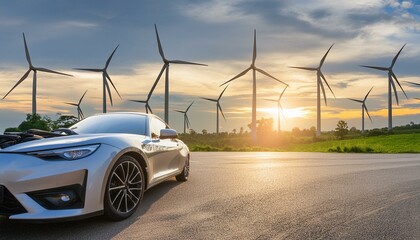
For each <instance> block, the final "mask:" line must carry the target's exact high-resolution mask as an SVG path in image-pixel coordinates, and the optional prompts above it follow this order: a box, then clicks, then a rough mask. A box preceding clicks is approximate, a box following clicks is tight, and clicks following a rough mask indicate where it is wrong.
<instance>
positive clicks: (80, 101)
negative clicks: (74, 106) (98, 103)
mask: <svg viewBox="0 0 420 240" xmlns="http://www.w3.org/2000/svg"><path fill="white" fill-rule="evenodd" d="M87 91H88V90H86V91H85V93H83V96H82V97H81V98H80V100H79V104H80V103H82V100H83V98H84V97H85V95H86V93H87Z"/></svg>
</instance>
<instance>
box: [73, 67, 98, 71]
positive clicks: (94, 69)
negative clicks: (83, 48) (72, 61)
mask: <svg viewBox="0 0 420 240" xmlns="http://www.w3.org/2000/svg"><path fill="white" fill-rule="evenodd" d="M73 69H75V70H81V71H89V72H103V70H102V69H97V68H73Z"/></svg>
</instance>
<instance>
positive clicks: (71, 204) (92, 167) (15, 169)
mask: <svg viewBox="0 0 420 240" xmlns="http://www.w3.org/2000/svg"><path fill="white" fill-rule="evenodd" d="M0 139H2V140H1V141H0V144H1V145H0V146H1V148H2V149H0V215H3V216H7V217H8V218H9V219H13V220H37V221H39V220H41V221H47V220H57V219H61V220H71V219H77V218H81V217H89V216H94V215H100V214H104V215H105V216H106V217H107V218H109V219H111V220H122V219H125V218H127V217H129V216H130V215H132V214H133V213H134V212H135V211H136V209H137V208H138V206H139V205H140V202H141V200H142V197H143V194H144V192H145V191H146V190H147V189H149V188H151V187H153V186H155V185H156V184H158V183H160V182H162V181H164V180H167V179H168V178H172V177H176V179H177V180H178V181H186V180H187V179H188V176H189V157H190V155H189V150H188V147H187V146H186V145H185V144H184V143H183V142H182V141H181V140H179V139H177V133H176V131H175V130H173V129H169V127H168V126H167V125H166V124H165V123H164V122H163V121H162V120H161V119H160V118H158V117H156V116H155V115H152V114H141V113H107V114H101V115H96V116H92V117H89V118H86V119H84V120H82V121H80V122H79V123H77V124H75V125H73V126H72V127H71V128H69V129H59V130H58V131H56V132H42V131H32V132H31V131H28V132H26V133H15V134H8V135H2V136H1V138H0ZM16 143H17V144H16Z"/></svg>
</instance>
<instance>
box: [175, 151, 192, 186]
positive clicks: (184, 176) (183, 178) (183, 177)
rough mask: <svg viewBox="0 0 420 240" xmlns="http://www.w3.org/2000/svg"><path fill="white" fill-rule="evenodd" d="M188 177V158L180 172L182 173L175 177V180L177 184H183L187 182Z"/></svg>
mask: <svg viewBox="0 0 420 240" xmlns="http://www.w3.org/2000/svg"><path fill="white" fill-rule="evenodd" d="M189 176H190V157H189V156H188V157H187V159H185V164H184V169H183V170H182V173H180V174H179V175H177V176H175V178H176V180H177V181H178V182H185V181H187V180H188V177H189Z"/></svg>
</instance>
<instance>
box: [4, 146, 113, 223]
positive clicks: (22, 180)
mask: <svg viewBox="0 0 420 240" xmlns="http://www.w3.org/2000/svg"><path fill="white" fill-rule="evenodd" d="M118 152H119V149H117V148H115V147H113V146H110V145H105V144H102V145H101V146H100V147H99V148H98V149H97V150H96V151H95V153H93V154H92V155H90V156H88V157H86V158H83V159H79V160H73V161H65V160H60V161H55V160H43V159H40V158H37V157H34V156H30V155H27V154H18V153H1V152H0V186H2V188H3V200H2V199H0V200H2V201H3V203H0V206H1V204H3V206H4V205H5V203H10V201H13V198H15V200H16V202H17V203H18V204H20V205H21V206H22V207H23V209H24V211H22V209H17V210H18V211H15V212H13V211H12V212H6V213H2V212H1V210H2V208H1V207H0V215H6V216H8V217H9V219H12V220H49V219H66V218H74V217H77V216H82V215H89V214H92V213H95V212H101V211H102V210H103V190H104V182H106V176H105V175H106V172H107V169H108V167H109V166H110V164H111V163H112V161H113V159H114V158H115V156H116V155H117V154H118ZM74 186H76V187H74ZM77 186H80V187H81V189H78V190H77V195H78V200H80V201H81V204H75V205H74V206H71V207H70V208H66V209H63V208H56V209H51V207H48V206H46V205H45V204H43V202H42V201H40V200H39V198H37V197H34V196H35V195H36V194H37V193H48V191H50V190H54V191H55V192H57V191H60V190H62V189H69V188H70V189H73V188H78V187H77ZM5 193H6V194H5ZM9 193H10V194H9ZM0 194H1V193H0ZM5 195H7V197H8V198H7V201H6V200H5V199H6V198H5ZM10 195H11V196H10ZM0 197H1V196H0ZM12 197H13V198H12ZM16 202H14V203H16ZM12 203H13V202H12ZM4 209H5V208H4V207H3V211H4Z"/></svg>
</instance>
